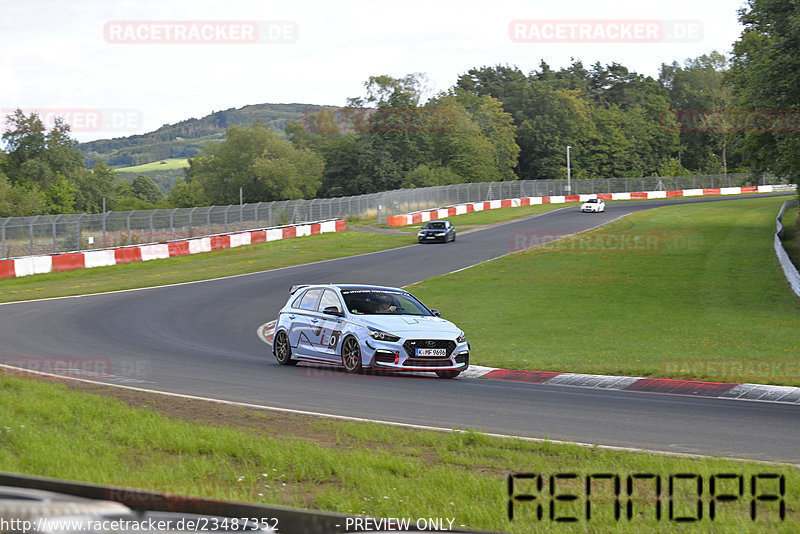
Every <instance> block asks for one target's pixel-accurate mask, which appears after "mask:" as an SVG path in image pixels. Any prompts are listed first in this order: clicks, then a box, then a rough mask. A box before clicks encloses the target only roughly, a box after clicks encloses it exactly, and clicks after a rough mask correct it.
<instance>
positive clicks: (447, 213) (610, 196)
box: [386, 185, 773, 226]
mask: <svg viewBox="0 0 800 534" xmlns="http://www.w3.org/2000/svg"><path fill="white" fill-rule="evenodd" d="M772 192H773V186H771V185H759V186H745V187H716V188H712V189H683V190H680V191H641V192H633V193H599V194H591V195H560V196H549V197H523V198H509V199H505V200H490V201H486V202H472V203H469V204H459V205H457V206H450V207H447V208H439V209H435V210H427V211H415V212H412V213H406V214H403V215H390V216H388V217H387V221H386V224H388V225H389V226H406V225H409V224H418V223H423V222H428V221H433V220H436V219H444V218H446V217H453V216H455V215H463V214H465V213H472V212H474V211H483V210H493V209H498V208H518V207H520V206H533V205H535V204H565V203H569V202H586V201H587V200H589V199H592V198H599V199H600V200H637V199H658V198H675V197H696V196H703V195H741V194H744V193H772Z"/></svg>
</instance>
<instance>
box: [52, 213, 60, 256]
mask: <svg viewBox="0 0 800 534" xmlns="http://www.w3.org/2000/svg"><path fill="white" fill-rule="evenodd" d="M59 217H61V215H59V216H58V217H56V218H55V219H53V254H55V253H56V222H57V221H58V219H59Z"/></svg>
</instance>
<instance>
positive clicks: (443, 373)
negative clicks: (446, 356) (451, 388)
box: [436, 371, 461, 378]
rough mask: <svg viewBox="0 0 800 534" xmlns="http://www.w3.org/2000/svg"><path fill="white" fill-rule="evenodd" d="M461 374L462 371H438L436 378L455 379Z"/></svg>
mask: <svg viewBox="0 0 800 534" xmlns="http://www.w3.org/2000/svg"><path fill="white" fill-rule="evenodd" d="M460 374H461V371H436V376H438V377H439V378H455V377H457V376H458V375H460Z"/></svg>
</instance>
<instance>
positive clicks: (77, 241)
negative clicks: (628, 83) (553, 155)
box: [0, 174, 782, 258]
mask: <svg viewBox="0 0 800 534" xmlns="http://www.w3.org/2000/svg"><path fill="white" fill-rule="evenodd" d="M777 183H782V182H781V181H780V180H778V179H776V178H774V177H770V176H759V177H754V176H753V175H751V174H727V175H721V174H715V175H697V176H669V177H647V178H602V179H589V180H572V181H571V182H570V187H569V190H568V189H567V181H566V180H515V181H508V182H478V183H466V184H452V185H443V186H435V187H424V188H417V189H399V190H395V191H386V192H382V193H372V194H368V195H358V196H351V197H339V198H316V199H312V200H302V199H301V200H285V201H276V202H259V203H256V204H241V205H240V204H234V205H230V206H208V207H196V208H175V209H158V210H137V211H108V212H105V213H92V214H87V213H81V214H70V215H38V216H35V217H7V218H0V258H14V257H20V256H28V255H36V254H51V253H58V252H70V251H75V250H92V249H101V248H107V247H117V246H124V245H135V244H142V243H158V242H165V241H170V240H175V239H187V238H191V237H198V236H203V235H213V234H221V233H227V232H235V231H243V230H252V229H255V228H265V227H272V226H281V225H286V224H297V223H304V222H311V221H320V220H325V219H333V218H346V217H357V218H374V219H375V220H377V221H378V222H379V223H382V222H386V217H388V216H390V215H398V214H401V213H407V212H410V211H416V210H422V209H429V208H435V207H441V206H448V205H453V204H461V203H465V202H480V201H486V200H497V199H502V198H516V197H535V196H548V195H563V194H573V195H576V194H592V193H618V192H625V191H658V190H678V189H696V188H709V187H710V188H713V187H732V186H739V185H766V184H777Z"/></svg>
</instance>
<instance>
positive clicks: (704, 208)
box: [411, 198, 800, 386]
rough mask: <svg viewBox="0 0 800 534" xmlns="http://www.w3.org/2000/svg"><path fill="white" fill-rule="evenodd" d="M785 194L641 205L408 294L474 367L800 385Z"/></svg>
mask: <svg viewBox="0 0 800 534" xmlns="http://www.w3.org/2000/svg"><path fill="white" fill-rule="evenodd" d="M784 200H785V199H783V198H766V199H752V200H736V201H732V202H718V203H716V202H715V203H706V204H702V205H679V206H665V207H663V208H660V209H658V210H648V211H646V212H641V213H636V214H633V215H630V216H628V217H626V218H625V219H622V220H620V221H618V222H616V223H613V224H611V225H609V226H606V227H603V228H600V229H597V230H594V231H592V232H588V233H584V234H580V235H577V236H573V237H571V238H566V239H563V240H560V241H558V242H555V243H553V244H551V245H548V246H541V247H537V248H535V249H530V250H528V251H525V252H520V253H518V254H513V255H510V256H506V257H503V258H500V259H498V260H495V261H492V262H488V263H485V264H482V265H478V266H476V267H473V268H471V269H468V270H465V271H461V272H458V273H454V274H451V275H447V276H443V277H439V278H434V279H430V280H426V281H423V282H421V283H419V284H416V285H415V286H413V287H412V288H411V290H412V291H413V292H414V293H415V294H416V295H417V296H418V297H420V298H421V299H422V300H423V301H424V302H428V303H430V304H431V305H432V306H435V307H436V308H437V309H440V310H441V311H442V313H443V315H444V316H445V317H446V318H448V319H450V320H452V321H454V322H455V323H456V324H458V325H459V326H460V327H461V328H462V329H463V330H464V331H465V332H467V338H468V339H469V340H470V342H471V345H472V355H471V361H472V363H476V364H481V365H489V366H496V367H506V368H516V369H535V370H552V371H565V372H576V373H597V374H616V375H628V376H658V377H665V378H685V379H696V380H711V381H723V382H756V383H771V384H782V385H793V386H800V356H798V355H800V335H799V333H800V313H798V312H800V299H798V298H797V297H796V296H795V295H794V294H793V293H792V292H791V291H790V289H789V286H788V283H787V282H786V280H785V279H784V277H783V272H782V271H781V269H780V268H779V267H778V264H777V259H776V258H775V254H774V251H773V249H772V243H773V239H772V234H773V233H774V231H775V230H774V228H775V226H774V225H775V215H776V213H777V211H778V209H779V207H780V205H781V203H782V202H783V201H784ZM535 238H536V236H529V235H521V239H528V240H530V239H535Z"/></svg>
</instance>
